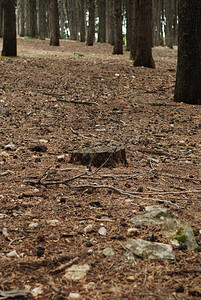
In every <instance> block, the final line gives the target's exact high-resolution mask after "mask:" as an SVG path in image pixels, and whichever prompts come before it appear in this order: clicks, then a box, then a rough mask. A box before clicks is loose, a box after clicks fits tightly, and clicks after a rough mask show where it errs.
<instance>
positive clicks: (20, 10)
mask: <svg viewBox="0 0 201 300" xmlns="http://www.w3.org/2000/svg"><path fill="white" fill-rule="evenodd" d="M17 12H18V34H19V36H22V37H23V36H24V35H25V31H24V23H25V19H24V0H17Z"/></svg>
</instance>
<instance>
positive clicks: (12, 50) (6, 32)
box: [2, 0, 17, 56]
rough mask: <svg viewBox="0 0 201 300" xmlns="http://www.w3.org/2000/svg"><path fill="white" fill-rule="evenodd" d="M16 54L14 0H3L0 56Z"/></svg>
mask: <svg viewBox="0 0 201 300" xmlns="http://www.w3.org/2000/svg"><path fill="white" fill-rule="evenodd" d="M16 55H17V40H16V15H15V0H9V1H7V0H3V50H2V56H16Z"/></svg>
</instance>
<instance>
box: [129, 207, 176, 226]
mask: <svg viewBox="0 0 201 300" xmlns="http://www.w3.org/2000/svg"><path fill="white" fill-rule="evenodd" d="M145 210H146V211H147V212H146V213H145V214H143V215H140V216H136V217H135V218H133V219H131V222H132V223H133V224H135V225H148V224H163V223H165V222H167V221H169V220H171V219H173V218H174V215H173V214H172V213H171V212H170V211H168V210H167V208H165V207H161V206H159V205H152V206H147V207H145Z"/></svg>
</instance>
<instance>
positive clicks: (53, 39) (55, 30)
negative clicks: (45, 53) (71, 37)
mask: <svg viewBox="0 0 201 300" xmlns="http://www.w3.org/2000/svg"><path fill="white" fill-rule="evenodd" d="M49 1H50V6H49V18H50V46H59V12H58V2H57V0H49Z"/></svg>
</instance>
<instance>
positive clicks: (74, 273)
mask: <svg viewBox="0 0 201 300" xmlns="http://www.w3.org/2000/svg"><path fill="white" fill-rule="evenodd" d="M89 270H90V266H89V265H87V264H84V265H72V266H71V267H70V268H68V269H67V270H66V273H65V275H64V278H65V279H68V280H73V281H78V280H80V279H83V278H84V277H85V276H86V274H87V272H88V271H89Z"/></svg>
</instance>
